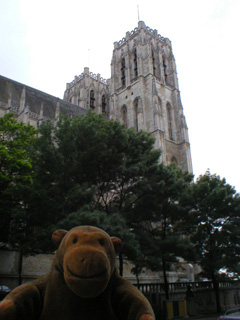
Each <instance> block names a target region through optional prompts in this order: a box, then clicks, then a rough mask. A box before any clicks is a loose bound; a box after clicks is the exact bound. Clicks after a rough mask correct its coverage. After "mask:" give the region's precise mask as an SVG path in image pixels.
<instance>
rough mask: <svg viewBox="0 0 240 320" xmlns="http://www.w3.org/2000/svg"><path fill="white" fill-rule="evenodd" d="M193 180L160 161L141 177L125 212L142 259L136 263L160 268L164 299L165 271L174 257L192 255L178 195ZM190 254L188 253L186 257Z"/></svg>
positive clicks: (173, 166) (168, 268)
mask: <svg viewBox="0 0 240 320" xmlns="http://www.w3.org/2000/svg"><path fill="white" fill-rule="evenodd" d="M191 180H192V176H191V175H190V174H188V173H183V172H182V171H181V170H180V169H179V168H177V167H176V166H175V165H174V164H173V165H170V166H165V165H163V164H160V165H159V166H158V167H157V168H156V170H155V172H153V174H152V176H151V179H150V178H148V179H143V180H142V181H141V188H140V186H139V188H138V191H137V192H138V193H141V197H140V196H139V194H138V195H137V197H138V199H139V200H138V201H137V202H136V203H135V204H134V206H133V207H132V210H131V211H130V214H129V215H128V216H127V219H128V220H127V221H128V224H129V225H131V226H132V228H133V230H134V233H135V234H136V238H137V240H138V241H139V243H140V250H141V253H142V255H143V256H144V259H143V260H142V264H141V262H140V261H138V264H137V267H138V269H137V270H135V272H136V271H139V270H141V267H143V266H145V267H148V268H149V269H151V270H154V271H160V270H162V271H163V275H164V283H165V295H166V299H169V293H168V282H167V271H168V270H170V268H171V265H172V264H174V263H176V262H177V257H179V256H181V257H187V258H192V257H191V255H190V253H191V252H192V251H191V245H190V243H189V241H188V239H187V238H185V237H184V236H183V229H182V227H181V226H182V224H181V222H182V215H183V213H184V209H185V208H183V207H182V206H181V205H180V199H181V196H182V195H183V194H184V192H186V188H187V186H188V185H189V183H190V182H191ZM189 255H190V257H189Z"/></svg>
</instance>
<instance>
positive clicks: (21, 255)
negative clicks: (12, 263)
mask: <svg viewBox="0 0 240 320" xmlns="http://www.w3.org/2000/svg"><path fill="white" fill-rule="evenodd" d="M22 261H23V254H22V250H20V251H19V265H18V285H19V286H20V285H21V284H22Z"/></svg>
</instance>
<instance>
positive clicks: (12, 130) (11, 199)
mask: <svg viewBox="0 0 240 320" xmlns="http://www.w3.org/2000/svg"><path fill="white" fill-rule="evenodd" d="M35 139H36V131H35V129H34V128H33V127H32V126H29V125H24V124H23V123H18V122H17V121H16V119H14V117H13V115H12V114H10V113H8V114H6V115H4V116H3V117H2V118H0V230H1V231H0V234H1V241H7V240H8V230H9V224H10V221H11V219H13V214H14V211H16V208H19V207H21V190H22V186H23V185H30V184H31V183H32V160H31V152H30V149H31V146H32V144H33V142H34V141H35Z"/></svg>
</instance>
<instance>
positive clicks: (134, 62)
mask: <svg viewBox="0 0 240 320" xmlns="http://www.w3.org/2000/svg"><path fill="white" fill-rule="evenodd" d="M133 65H134V76H135V77H138V61H137V49H136V48H135V50H134V58H133Z"/></svg>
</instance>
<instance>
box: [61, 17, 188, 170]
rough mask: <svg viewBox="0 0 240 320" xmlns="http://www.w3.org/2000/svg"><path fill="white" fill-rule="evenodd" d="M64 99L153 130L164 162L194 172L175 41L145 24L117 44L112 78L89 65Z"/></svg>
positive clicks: (129, 123)
mask: <svg viewBox="0 0 240 320" xmlns="http://www.w3.org/2000/svg"><path fill="white" fill-rule="evenodd" d="M64 100H66V101H68V102H71V103H73V104H76V105H78V106H80V107H82V108H84V109H92V110H94V111H95V112H97V113H104V114H106V116H107V117H108V118H110V119H115V120H119V121H120V122H121V123H123V124H125V125H126V127H135V128H136V130H137V131H138V130H145V131H148V132H150V133H152V135H153V136H154V138H155V147H156V148H161V150H162V155H161V159H160V161H163V162H164V163H166V164H169V163H171V162H175V163H176V164H178V165H179V166H180V167H181V168H182V169H183V170H184V171H189V172H192V162H191V153H190V144H189V138H188V129H187V125H186V121H185V117H184V114H183V107H182V104H181V98H180V91H179V87H178V79H177V71H176V64H175V59H174V56H173V52H172V47H171V41H170V40H169V39H167V38H163V37H162V36H161V35H159V34H158V33H157V30H152V29H150V28H149V27H147V26H146V25H145V23H144V22H142V21H140V22H139V23H138V27H137V28H135V29H134V30H133V31H131V32H127V33H126V36H125V37H124V38H123V39H122V40H120V41H119V42H115V43H114V50H113V56H112V61H111V79H109V80H107V81H106V80H104V79H102V78H101V77H100V75H99V74H98V75H94V74H92V73H90V72H89V69H88V68H85V69H84V72H83V73H82V74H81V75H80V76H76V77H75V79H74V80H73V81H72V82H71V83H69V84H67V89H66V91H65V94H64Z"/></svg>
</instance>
